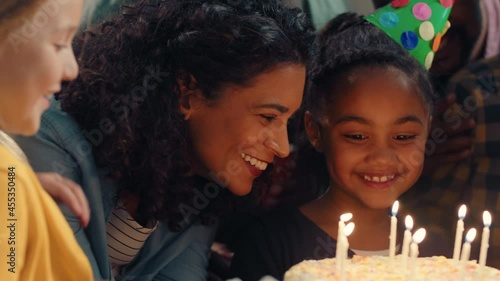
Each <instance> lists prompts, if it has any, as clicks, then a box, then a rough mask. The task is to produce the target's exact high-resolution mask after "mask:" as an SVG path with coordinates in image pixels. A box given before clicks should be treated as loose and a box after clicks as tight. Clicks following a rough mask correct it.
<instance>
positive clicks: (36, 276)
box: [0, 146, 93, 281]
mask: <svg viewBox="0 0 500 281" xmlns="http://www.w3.org/2000/svg"><path fill="white" fill-rule="evenodd" d="M0 280H13V281H17V280H22V281H35V280H53V281H63V280H64V281H77V280H78V281H80V280H82V281H91V280H93V277H92V270H91V268H90V264H89V262H88V259H87V257H86V256H85V254H84V253H83V251H82V250H81V248H80V246H79V245H78V243H77V242H76V240H75V238H74V236H73V232H72V231H71V229H70V227H69V226H68V224H67V222H66V220H65V219H64V216H63V215H62V214H61V212H60V210H59V207H58V206H57V204H55V202H54V201H53V200H52V198H51V197H50V196H49V195H48V194H47V193H46V192H45V190H44V189H43V188H42V187H41V186H40V183H39V182H38V180H37V178H36V176H35V174H34V172H33V171H32V170H31V168H30V167H29V166H27V165H25V164H24V163H23V162H22V161H20V160H19V159H17V158H16V157H15V156H14V155H13V154H12V153H11V152H9V151H8V150H7V149H6V148H4V147H2V146H0Z"/></svg>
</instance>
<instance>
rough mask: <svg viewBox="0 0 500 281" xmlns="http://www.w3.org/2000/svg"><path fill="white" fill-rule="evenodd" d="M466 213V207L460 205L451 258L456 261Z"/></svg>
mask: <svg viewBox="0 0 500 281" xmlns="http://www.w3.org/2000/svg"><path fill="white" fill-rule="evenodd" d="M466 213H467V207H466V206H465V205H462V206H461V207H460V209H459V210H458V222H457V232H456V234H455V247H454V248H453V259H454V260H456V261H458V257H459V256H460V245H461V243H462V236H463V234H464V218H465V214H466Z"/></svg>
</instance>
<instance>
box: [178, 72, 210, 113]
mask: <svg viewBox="0 0 500 281" xmlns="http://www.w3.org/2000/svg"><path fill="white" fill-rule="evenodd" d="M177 87H178V88H179V110H180V112H181V113H182V114H183V115H184V120H189V119H190V118H191V116H192V115H193V114H194V113H195V111H196V110H197V109H199V108H200V102H202V100H203V98H204V97H203V92H202V91H201V89H200V88H199V87H198V83H197V82H196V78H195V77H194V76H193V75H192V74H190V73H188V72H186V71H179V72H178V73H177Z"/></svg>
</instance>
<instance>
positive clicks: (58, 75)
mask: <svg viewBox="0 0 500 281" xmlns="http://www.w3.org/2000/svg"><path fill="white" fill-rule="evenodd" d="M85 2H86V4H89V3H90V2H92V1H90V2H89V1H85ZM83 6H84V1H83V0H71V1H58V0H25V1H14V0H3V1H1V3H0V210H1V211H0V220H1V221H2V227H1V228H0V255H1V256H2V262H0V280H11V281H17V280H22V281H34V280H52V281H80V280H81V281H91V280H93V278H92V269H91V267H90V263H89V262H88V259H87V257H86V256H85V253H84V252H83V251H82V249H81V248H80V247H79V245H78V243H77V241H76V240H75V238H74V237H73V235H72V232H71V228H70V227H69V225H68V224H67V222H66V220H65V218H64V216H63V214H62V213H61V211H60V209H59V208H58V206H57V204H56V203H55V202H54V201H53V200H52V198H51V197H50V195H49V194H48V193H47V192H46V191H45V190H44V189H43V188H42V186H41V184H40V181H39V180H38V179H37V177H36V175H35V173H34V172H33V170H32V169H31V167H29V165H27V163H26V161H25V159H24V158H23V156H24V155H23V153H22V151H21V150H19V147H18V146H17V145H16V144H15V142H13V141H12V139H11V138H10V137H9V136H8V135H7V134H9V133H10V134H21V135H25V136H29V135H33V134H35V133H36V131H37V130H38V128H39V127H40V117H41V115H42V113H43V112H44V111H45V110H46V109H48V108H49V99H48V96H49V95H51V93H53V92H55V91H58V90H59V88H60V85H61V83H62V82H63V81H70V80H73V79H75V77H76V75H77V74H78V66H77V65H76V60H75V56H74V53H73V50H72V48H71V41H72V40H73V37H74V35H75V33H76V30H77V28H78V25H79V24H80V18H81V14H82V10H83ZM49 15H50V16H49ZM70 193H71V192H70ZM82 198H83V197H82ZM75 264H77V265H78V266H74V265H75Z"/></svg>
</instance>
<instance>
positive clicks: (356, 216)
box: [301, 188, 390, 251]
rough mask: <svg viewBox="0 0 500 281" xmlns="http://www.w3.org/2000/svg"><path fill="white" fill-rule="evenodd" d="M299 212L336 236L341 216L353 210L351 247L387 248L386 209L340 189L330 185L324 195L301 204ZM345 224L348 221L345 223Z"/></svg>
mask: <svg viewBox="0 0 500 281" xmlns="http://www.w3.org/2000/svg"><path fill="white" fill-rule="evenodd" d="M301 211H302V213H303V214H304V215H305V216H306V217H308V218H309V219H311V220H312V221H313V222H314V223H316V224H317V225H318V226H319V227H320V228H321V229H323V230H324V231H325V232H327V233H328V234H329V235H330V236H332V237H333V238H335V239H336V237H337V231H338V222H339V218H340V215H342V214H344V213H352V215H353V218H352V219H351V220H350V221H349V222H354V224H355V228H354V232H353V233H352V234H351V235H350V236H349V244H350V248H352V249H358V250H365V251H378V250H385V249H388V248H389V239H388V237H389V232H390V217H389V208H387V209H371V208H369V207H367V206H366V205H364V204H363V203H362V202H360V201H359V200H357V199H356V198H353V197H352V196H351V195H348V194H346V193H345V192H343V191H342V190H340V189H339V188H330V189H329V190H328V191H327V192H326V193H325V194H324V196H322V197H321V198H319V199H318V200H315V201H311V202H309V203H307V204H305V205H304V206H303V207H301ZM346 224H347V223H346Z"/></svg>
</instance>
